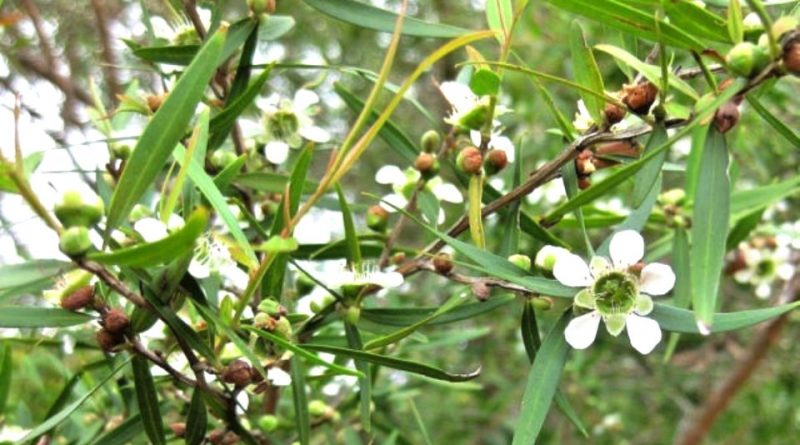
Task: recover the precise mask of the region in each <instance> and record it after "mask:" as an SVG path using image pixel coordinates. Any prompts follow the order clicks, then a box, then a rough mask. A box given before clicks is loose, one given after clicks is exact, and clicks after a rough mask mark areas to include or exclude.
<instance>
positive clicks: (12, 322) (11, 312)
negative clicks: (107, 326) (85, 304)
mask: <svg viewBox="0 0 800 445" xmlns="http://www.w3.org/2000/svg"><path fill="white" fill-rule="evenodd" d="M92 320H94V317H92V316H91V315H87V314H83V313H80V312H72V311H67V310H64V309H61V308H47V307H35V306H2V307H0V328H62V327H67V326H75V325H79V324H84V323H88V322H90V321H92Z"/></svg>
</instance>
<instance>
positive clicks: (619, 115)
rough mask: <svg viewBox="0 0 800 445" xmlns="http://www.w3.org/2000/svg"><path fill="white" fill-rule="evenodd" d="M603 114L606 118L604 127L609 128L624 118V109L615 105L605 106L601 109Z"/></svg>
mask: <svg viewBox="0 0 800 445" xmlns="http://www.w3.org/2000/svg"><path fill="white" fill-rule="evenodd" d="M603 114H604V115H605V117H606V125H608V126H609V127H610V126H612V125H614V124H616V123H618V122H619V121H621V120H622V119H624V118H625V114H626V112H625V109H624V108H622V107H620V106H619V105H616V104H606V106H605V108H603Z"/></svg>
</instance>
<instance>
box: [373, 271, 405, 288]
mask: <svg viewBox="0 0 800 445" xmlns="http://www.w3.org/2000/svg"><path fill="white" fill-rule="evenodd" d="M373 281H374V284H377V285H378V286H380V287H383V288H392V287H399V286H402V285H403V274H401V273H399V272H378V273H376V274H375V277H374V279H373Z"/></svg>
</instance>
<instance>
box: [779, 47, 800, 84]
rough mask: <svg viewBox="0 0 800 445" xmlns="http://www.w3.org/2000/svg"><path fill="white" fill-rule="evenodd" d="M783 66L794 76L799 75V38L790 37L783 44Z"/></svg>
mask: <svg viewBox="0 0 800 445" xmlns="http://www.w3.org/2000/svg"><path fill="white" fill-rule="evenodd" d="M783 66H784V67H786V70H787V71H789V72H790V73H792V74H794V75H795V76H800V39H792V40H790V41H788V42H787V43H786V45H784V47H783Z"/></svg>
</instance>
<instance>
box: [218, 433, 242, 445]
mask: <svg viewBox="0 0 800 445" xmlns="http://www.w3.org/2000/svg"><path fill="white" fill-rule="evenodd" d="M237 443H239V435H238V434H236V433H234V432H233V431H228V432H227V433H225V435H224V436H222V440H221V441H220V442H219V445H236V444H237Z"/></svg>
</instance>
